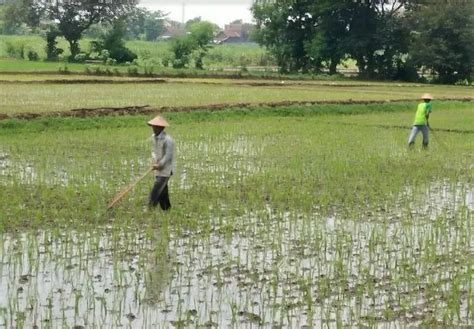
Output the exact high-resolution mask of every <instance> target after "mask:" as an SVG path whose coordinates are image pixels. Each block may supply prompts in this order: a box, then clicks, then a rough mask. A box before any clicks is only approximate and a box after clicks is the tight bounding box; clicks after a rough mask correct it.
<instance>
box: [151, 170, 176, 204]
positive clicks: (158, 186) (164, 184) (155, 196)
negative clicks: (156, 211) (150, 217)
mask: <svg viewBox="0 0 474 329" xmlns="http://www.w3.org/2000/svg"><path fill="white" fill-rule="evenodd" d="M169 179H170V178H169V177H162V176H156V181H155V185H153V189H152V190H151V193H150V203H149V206H150V207H153V208H155V207H156V206H157V205H158V203H159V204H160V207H161V209H163V210H168V209H170V208H171V203H170V197H169V195H168V181H169Z"/></svg>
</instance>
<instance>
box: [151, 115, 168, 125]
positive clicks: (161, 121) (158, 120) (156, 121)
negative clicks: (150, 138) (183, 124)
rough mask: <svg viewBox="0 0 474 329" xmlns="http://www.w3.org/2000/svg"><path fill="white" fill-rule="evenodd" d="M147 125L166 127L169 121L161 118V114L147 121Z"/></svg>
mask: <svg viewBox="0 0 474 329" xmlns="http://www.w3.org/2000/svg"><path fill="white" fill-rule="evenodd" d="M148 125H149V126H158V127H168V126H169V123H168V122H167V121H166V120H165V119H163V118H162V117H161V116H159V115H158V116H157V117H155V118H153V119H152V120H150V121H148Z"/></svg>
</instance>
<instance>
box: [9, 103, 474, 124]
mask: <svg viewBox="0 0 474 329" xmlns="http://www.w3.org/2000/svg"><path fill="white" fill-rule="evenodd" d="M473 100H474V98H443V99H439V100H438V101H458V102H459V101H461V102H472V101H473ZM412 101H413V99H394V100H389V101H380V100H351V99H348V100H338V101H281V102H262V103H223V104H208V105H193V106H160V107H151V106H148V105H144V106H125V107H98V108H78V109H72V110H65V111H56V112H42V113H32V112H24V113H16V114H10V115H8V114H0V120H8V119H20V120H33V119H38V118H55V117H56V118H57V117H60V118H71V117H73V118H88V117H105V116H126V115H149V114H150V115H151V114H157V113H176V112H195V111H223V110H229V109H258V108H279V107H297V106H300V107H303V106H314V105H369V104H389V103H405V102H412Z"/></svg>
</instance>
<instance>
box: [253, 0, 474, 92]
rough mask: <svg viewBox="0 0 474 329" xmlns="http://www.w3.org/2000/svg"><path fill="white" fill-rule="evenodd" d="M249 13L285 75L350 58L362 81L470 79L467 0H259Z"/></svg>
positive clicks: (472, 60)
mask: <svg viewBox="0 0 474 329" xmlns="http://www.w3.org/2000/svg"><path fill="white" fill-rule="evenodd" d="M252 12H253V16H254V18H255V20H256V23H257V26H256V35H255V38H256V39H257V40H258V42H259V43H260V44H262V45H264V46H265V47H266V48H267V49H268V50H269V51H270V52H271V53H272V54H273V55H274V56H275V57H276V60H277V63H278V65H279V67H280V69H281V71H282V72H321V71H323V70H325V71H328V72H329V73H330V74H335V73H336V71H337V66H338V65H339V64H341V63H342V62H343V61H345V60H347V59H352V60H354V61H355V63H356V65H357V68H358V71H359V75H360V76H361V77H363V78H370V79H392V80H405V81H414V80H418V79H419V72H420V71H425V72H427V73H429V74H430V75H431V76H433V77H434V80H435V81H436V82H440V83H455V82H459V81H467V82H469V83H470V82H471V81H472V75H473V69H472V68H473V64H474V55H473V54H474V24H473V21H474V4H473V2H472V1H471V0H256V1H255V3H254V5H253V7H252Z"/></svg>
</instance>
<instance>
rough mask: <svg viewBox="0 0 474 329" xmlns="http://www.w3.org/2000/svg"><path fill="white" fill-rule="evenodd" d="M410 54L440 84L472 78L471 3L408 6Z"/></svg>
mask: <svg viewBox="0 0 474 329" xmlns="http://www.w3.org/2000/svg"><path fill="white" fill-rule="evenodd" d="M407 19H408V22H409V24H410V26H411V27H412V33H411V36H412V42H411V44H410V50H409V54H410V56H411V58H412V59H413V61H414V63H415V64H416V65H417V67H418V68H420V69H428V70H430V71H431V72H432V73H433V74H434V75H435V80H436V81H437V82H440V83H455V82H456V81H460V80H467V81H469V82H471V81H472V74H473V67H474V6H473V5H472V3H471V2H470V1H462V0H449V1H438V2H436V3H429V4H424V3H421V4H417V5H414V6H413V7H412V8H411V11H410V13H409V15H408V18H407Z"/></svg>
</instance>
